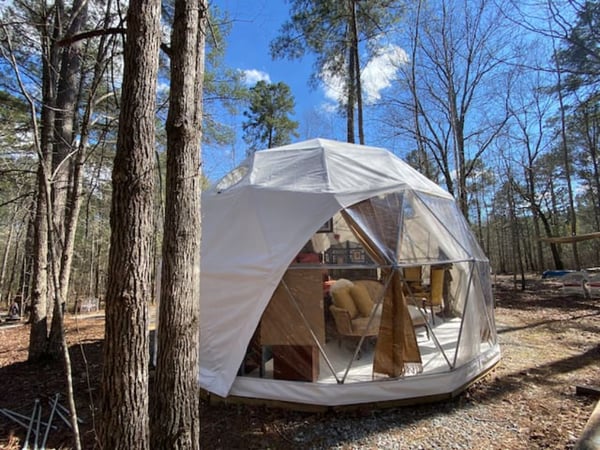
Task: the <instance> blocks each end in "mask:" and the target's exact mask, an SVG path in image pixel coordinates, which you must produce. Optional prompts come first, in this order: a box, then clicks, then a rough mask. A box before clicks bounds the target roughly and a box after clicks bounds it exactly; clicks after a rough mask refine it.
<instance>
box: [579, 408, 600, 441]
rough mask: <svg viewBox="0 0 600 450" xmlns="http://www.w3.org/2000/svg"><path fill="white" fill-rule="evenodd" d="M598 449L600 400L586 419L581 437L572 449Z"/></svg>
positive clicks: (599, 439) (599, 438)
mask: <svg viewBox="0 0 600 450" xmlns="http://www.w3.org/2000/svg"><path fill="white" fill-rule="evenodd" d="M598 449H600V400H599V401H597V402H596V407H595V408H594V410H593V411H592V414H591V416H590V418H589V419H588V421H587V423H586V424H585V427H584V428H583V433H582V434H581V437H580V438H579V440H578V441H577V443H576V444H575V447H573V450H598Z"/></svg>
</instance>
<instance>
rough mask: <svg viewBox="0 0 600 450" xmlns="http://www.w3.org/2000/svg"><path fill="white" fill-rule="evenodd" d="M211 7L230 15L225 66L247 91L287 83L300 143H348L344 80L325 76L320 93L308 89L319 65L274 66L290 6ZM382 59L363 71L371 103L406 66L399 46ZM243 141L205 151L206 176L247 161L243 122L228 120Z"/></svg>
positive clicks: (277, 2) (234, 2)
mask: <svg viewBox="0 0 600 450" xmlns="http://www.w3.org/2000/svg"><path fill="white" fill-rule="evenodd" d="M211 4H213V5H216V6H218V7H219V8H220V9H221V10H222V11H225V12H227V13H228V15H229V17H230V19H231V20H232V21H233V23H232V27H231V32H230V34H229V36H228V38H227V49H226V53H225V63H226V65H227V66H228V67H231V68H233V69H237V70H240V71H242V72H244V73H246V74H247V80H248V85H249V86H253V85H254V84H255V83H256V82H257V81H259V80H261V79H262V80H265V81H267V82H271V83H277V82H280V81H281V82H284V83H286V84H287V85H288V86H289V87H290V88H291V91H292V95H293V96H294V99H295V102H296V107H295V113H296V114H295V117H294V119H295V120H297V121H298V122H300V128H299V134H300V136H299V140H303V139H307V138H313V137H325V138H330V139H339V140H344V139H345V135H346V131H345V124H344V120H343V119H342V118H341V117H339V116H338V115H337V114H336V113H335V112H333V110H334V108H335V105H336V98H337V95H338V94H339V92H341V90H340V88H339V86H340V80H337V79H332V78H331V77H327V76H324V77H323V79H324V80H326V81H327V82H326V83H323V84H322V85H321V86H319V87H318V88H316V89H314V88H311V87H309V84H308V82H309V79H310V76H311V73H312V72H313V69H314V67H313V61H314V59H313V58H312V57H311V56H310V55H308V56H305V57H304V58H303V59H302V60H293V61H290V60H272V59H271V56H270V54H269V44H270V42H271V41H272V40H273V39H274V38H275V37H276V36H277V35H278V34H279V29H280V27H281V25H282V24H283V23H284V22H285V21H286V20H288V18H289V4H288V3H287V2H286V1H285V0H254V1H252V0H212V1H211ZM380 47H381V48H382V52H381V56H380V57H379V58H373V59H372V60H371V61H369V62H367V64H365V65H364V69H363V86H364V91H365V98H366V99H367V102H368V101H375V100H377V96H378V95H379V93H380V92H381V90H382V89H385V87H386V86H387V85H388V84H389V79H390V78H391V77H392V76H393V75H394V74H395V69H393V68H392V67H393V66H394V65H393V64H390V59H392V60H396V61H397V60H402V58H405V55H404V53H403V52H402V51H401V50H400V49H399V48H398V47H395V46H392V45H390V44H389V43H386V42H381V43H380ZM229 120H230V122H229V125H231V126H233V127H234V128H236V130H237V131H238V133H239V135H240V136H239V139H238V141H237V142H236V144H235V145H234V147H233V148H231V149H225V150H223V149H210V148H206V149H205V173H206V175H207V176H208V177H209V178H211V179H213V180H214V179H216V178H220V176H222V175H224V174H225V173H226V172H227V171H229V170H230V169H232V168H233V167H235V165H237V163H239V162H240V161H241V160H242V159H243V157H244V155H245V146H244V144H243V142H242V141H241V123H242V122H243V118H242V117H231V118H229Z"/></svg>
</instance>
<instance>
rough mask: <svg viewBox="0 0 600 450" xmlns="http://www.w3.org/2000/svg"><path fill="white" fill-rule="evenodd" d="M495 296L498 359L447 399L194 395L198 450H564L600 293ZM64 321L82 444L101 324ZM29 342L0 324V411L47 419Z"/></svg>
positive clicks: (4, 423) (590, 369)
mask: <svg viewBox="0 0 600 450" xmlns="http://www.w3.org/2000/svg"><path fill="white" fill-rule="evenodd" d="M495 297H496V302H497V307H496V322H497V328H498V334H499V338H500V343H501V348H502V355H503V356H502V360H501V362H500V363H499V365H498V366H497V367H496V368H495V369H494V370H493V371H492V372H490V373H489V374H488V375H486V376H485V377H484V378H483V379H481V380H480V381H478V382H477V383H475V384H474V385H472V386H471V387H470V388H468V389H467V390H466V391H465V392H464V393H462V394H461V395H459V396H458V397H456V398H455V399H453V400H450V401H445V402H442V403H437V404H426V405H418V406H405V407H396V408H388V409H373V408H370V407H368V406H365V407H361V408H359V409H355V410H341V411H340V410H330V411H326V412H320V413H315V412H312V413H311V412H297V411H290V410H282V409H277V408H267V407H264V406H247V405H231V404H229V405H228V404H215V403H214V402H213V403H209V402H207V401H205V400H202V401H201V402H200V408H201V417H202V424H201V446H202V448H211V449H215V448H222V449H233V448H248V449H249V448H253V449H263V448H264V449H266V448H282V449H283V448H311V449H312V448H339V449H350V448H407V449H429V448H439V449H446V448H467V449H468V448H481V449H489V448H495V449H541V448H552V449H569V448H573V446H574V444H575V442H576V440H577V439H578V437H579V436H580V435H581V432H582V430H583V428H584V425H585V423H586V421H587V419H588V418H589V416H590V414H591V412H592V410H593V408H594V405H595V402H596V398H595V397H594V396H593V395H581V394H578V393H577V392H576V387H577V386H588V387H596V388H598V387H600V339H599V336H600V300H599V299H591V300H590V299H585V298H584V297H583V296H579V295H568V296H566V295H563V294H562V293H561V292H560V289H559V287H558V285H557V284H556V283H553V282H549V281H544V280H540V279H539V278H537V279H535V278H533V277H532V278H531V279H530V280H528V283H527V289H526V290H525V291H521V290H519V289H515V288H514V285H513V283H512V279H511V278H508V277H502V278H498V279H497V280H496V286H495ZM66 327H67V333H68V339H69V342H70V351H71V358H72V363H73V381H74V387H75V391H76V397H77V405H78V410H79V415H80V417H81V419H82V420H83V423H81V425H80V427H81V428H80V432H81V436H82V439H83V447H84V448H86V449H91V448H94V443H95V434H94V414H93V412H94V411H97V408H98V397H99V383H100V377H101V367H102V361H101V357H102V338H103V332H104V320H103V317H102V315H98V314H96V315H93V314H92V315H87V316H79V317H75V316H69V317H68V318H67V320H66ZM28 340H29V328H28V327H27V326H26V325H24V324H19V325H16V326H13V325H6V324H1V325H0V409H1V410H4V409H8V410H10V411H14V412H18V413H20V414H22V415H24V416H27V417H29V416H31V411H32V409H33V405H34V402H35V399H40V401H41V403H42V404H43V411H42V414H43V417H47V414H48V413H49V411H50V406H49V403H48V401H49V400H51V399H53V398H54V396H55V394H56V393H60V394H61V397H60V402H61V403H62V404H63V405H65V406H66V400H65V397H64V393H65V392H66V390H65V383H64V376H63V375H62V373H63V370H62V365H61V363H60V362H52V361H48V362H45V363H39V364H31V363H28V362H27V361H26V359H27V345H28ZM24 421H25V422H26V421H27V420H24ZM53 423H54V424H55V425H56V426H57V428H56V429H52V430H51V431H50V433H49V437H48V446H47V448H70V447H71V437H70V432H69V431H68V428H67V426H66V424H65V423H64V422H63V421H62V420H60V418H59V419H56V420H54V421H53ZM26 431H27V430H26V429H25V428H23V427H21V426H19V425H17V424H15V423H14V422H13V421H11V420H9V419H8V418H7V417H5V416H4V415H2V414H0V448H2V449H16V448H20V447H22V445H23V440H24V438H25V434H26ZM42 434H43V433H42ZM30 442H32V440H30Z"/></svg>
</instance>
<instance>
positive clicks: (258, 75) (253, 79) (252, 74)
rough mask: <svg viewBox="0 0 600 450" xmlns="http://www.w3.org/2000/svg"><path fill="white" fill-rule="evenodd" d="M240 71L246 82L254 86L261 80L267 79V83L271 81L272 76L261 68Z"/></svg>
mask: <svg viewBox="0 0 600 450" xmlns="http://www.w3.org/2000/svg"><path fill="white" fill-rule="evenodd" d="M240 72H242V77H243V78H244V82H245V83H246V84H247V85H248V86H254V85H255V84H256V83H258V82H259V81H266V82H267V83H271V77H270V76H269V74H268V73H266V72H263V71H261V70H256V69H247V70H240Z"/></svg>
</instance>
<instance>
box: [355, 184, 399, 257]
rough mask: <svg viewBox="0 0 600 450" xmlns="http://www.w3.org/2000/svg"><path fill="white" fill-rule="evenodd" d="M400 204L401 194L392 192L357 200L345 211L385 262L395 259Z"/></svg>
mask: <svg viewBox="0 0 600 450" xmlns="http://www.w3.org/2000/svg"><path fill="white" fill-rule="evenodd" d="M402 204H403V194H401V193H393V194H386V195H382V196H378V197H373V198H371V199H368V200H365V201H362V202H359V203H357V204H355V205H352V206H351V207H349V208H347V209H346V211H345V213H346V214H347V215H348V216H349V218H350V220H351V221H353V222H355V223H356V225H357V227H359V228H360V230H361V233H363V234H364V236H365V237H366V238H367V239H368V240H370V241H371V242H372V244H373V246H374V247H375V249H376V250H377V251H378V253H379V254H380V255H381V256H383V257H384V258H385V260H386V262H387V263H392V262H395V261H396V255H397V251H398V245H399V234H400V230H401V223H402V209H401V208H402Z"/></svg>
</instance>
